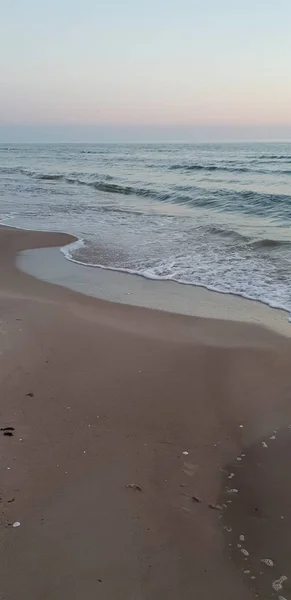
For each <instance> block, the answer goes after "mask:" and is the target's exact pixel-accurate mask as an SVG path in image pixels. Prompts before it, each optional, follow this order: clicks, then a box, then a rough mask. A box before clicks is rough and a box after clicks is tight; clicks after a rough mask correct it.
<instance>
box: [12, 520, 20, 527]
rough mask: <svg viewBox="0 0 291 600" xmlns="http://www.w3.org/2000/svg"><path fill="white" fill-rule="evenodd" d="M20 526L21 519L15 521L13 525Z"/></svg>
mask: <svg viewBox="0 0 291 600" xmlns="http://www.w3.org/2000/svg"><path fill="white" fill-rule="evenodd" d="M19 526H20V523H19V521H15V523H13V525H12V527H19Z"/></svg>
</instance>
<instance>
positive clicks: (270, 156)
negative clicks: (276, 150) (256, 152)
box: [257, 154, 291, 160]
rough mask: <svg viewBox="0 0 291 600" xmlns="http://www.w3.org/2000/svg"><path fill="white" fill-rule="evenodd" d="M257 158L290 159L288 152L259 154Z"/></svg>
mask: <svg viewBox="0 0 291 600" xmlns="http://www.w3.org/2000/svg"><path fill="white" fill-rule="evenodd" d="M257 159H259V160H291V156H290V154H260V156H258V157H257Z"/></svg>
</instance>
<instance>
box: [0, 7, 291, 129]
mask: <svg viewBox="0 0 291 600" xmlns="http://www.w3.org/2000/svg"><path fill="white" fill-rule="evenodd" d="M290 27H291V1H290V0H277V1H276V2H274V0H147V1H144V0H142V1H141V0H135V1H134V0H107V1H106V2H104V1H102V2H100V1H98V0H82V1H81V0H42V2H40V1H39V0H10V2H5V4H4V5H3V6H2V10H1V22H0V39H1V48H2V51H1V54H0V88H1V92H0V141H1V137H3V135H4V137H5V135H6V137H8V138H9V136H10V137H11V136H12V138H13V135H15V132H16V131H17V130H18V132H20V134H19V135H20V136H21V135H22V134H23V132H26V134H25V135H27V132H29V131H30V137H31V136H32V141H33V138H34V136H36V139H38V138H39V137H41V135H43V136H44V137H45V136H46V135H47V134H48V131H51V132H52V131H53V132H55V137H56V138H58V132H59V135H63V136H65V137H66V134H64V133H63V134H60V132H67V134H68V132H69V131H71V132H76V131H78V133H74V135H75V137H76V136H77V137H78V136H79V137H80V136H81V137H82V136H83V137H84V138H86V136H88V132H89V131H90V130H91V131H93V129H94V128H95V131H98V130H99V131H100V130H101V129H102V131H103V132H105V133H104V135H105V139H106V135H107V137H108V135H109V137H108V139H110V136H113V137H114V131H115V132H117V133H116V135H117V137H118V131H119V132H120V131H122V132H123V134H122V135H123V137H125V138H126V137H128V139H130V137H131V136H132V135H133V132H134V131H135V132H138V131H140V132H142V131H145V128H149V129H148V131H151V132H153V133H152V135H153V138H155V136H158V137H159V136H161V135H165V136H166V137H167V136H170V137H171V133H170V132H171V131H172V132H174V131H175V132H176V133H175V136H176V137H177V136H178V138H179V137H181V138H183V135H184V133H185V131H187V130H189V131H195V128H196V131H200V132H202V134H201V135H202V138H203V135H204V136H205V135H206V134H205V132H207V135H208V136H209V137H215V132H218V131H219V132H222V133H221V135H222V136H223V131H224V132H225V136H226V137H227V135H229V132H232V134H233V135H234V136H235V135H236V134H235V132H237V135H238V137H239V132H241V133H243V131H248V132H250V137H251V132H252V131H253V132H254V136H253V137H255V135H256V131H257V132H258V131H260V132H261V134H262V136H263V137H264V136H265V137H268V135H269V136H271V137H274V136H275V137H276V136H277V137H282V136H283V137H284V131H286V132H289V137H291V135H290V134H291V75H290V57H291V35H290ZM92 128H93V129H92ZM100 128H101V129H100ZM106 131H107V134H106ZM1 132H2V136H1ZM3 132H4V133H3ZM5 132H6V134H5ZM21 132H22V134H21ZM41 132H43V133H41ZM45 132H46V133H45ZM82 132H83V133H82ZM86 132H87V133H86ZM108 132H109V133H108ZM110 132H111V133H110ZM162 132H164V133H163V134H162ZM183 132H184V133H183ZM203 132H204V133H203ZM227 132H228V133H227ZM270 132H272V133H270ZM261 134H260V135H261ZM175 136H174V137H175ZM28 137H29V135H28ZM133 137H134V136H133ZM186 137H187V136H186ZM8 141H9V140H8ZM85 141H86V140H85Z"/></svg>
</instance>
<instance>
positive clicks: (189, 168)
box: [169, 164, 252, 173]
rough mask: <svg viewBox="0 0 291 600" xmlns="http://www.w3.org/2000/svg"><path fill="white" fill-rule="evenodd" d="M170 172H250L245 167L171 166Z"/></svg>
mask: <svg viewBox="0 0 291 600" xmlns="http://www.w3.org/2000/svg"><path fill="white" fill-rule="evenodd" d="M169 170H170V171H183V172H185V171H229V172H230V173H247V172H248V171H252V169H248V168H247V167H227V166H222V165H200V164H195V165H179V164H178V165H172V166H171V167H169Z"/></svg>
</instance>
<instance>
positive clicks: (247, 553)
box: [241, 548, 250, 556]
mask: <svg viewBox="0 0 291 600" xmlns="http://www.w3.org/2000/svg"><path fill="white" fill-rule="evenodd" d="M241 553H242V554H244V555H245V556H249V555H250V553H249V552H248V551H247V550H245V548H242V549H241Z"/></svg>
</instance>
